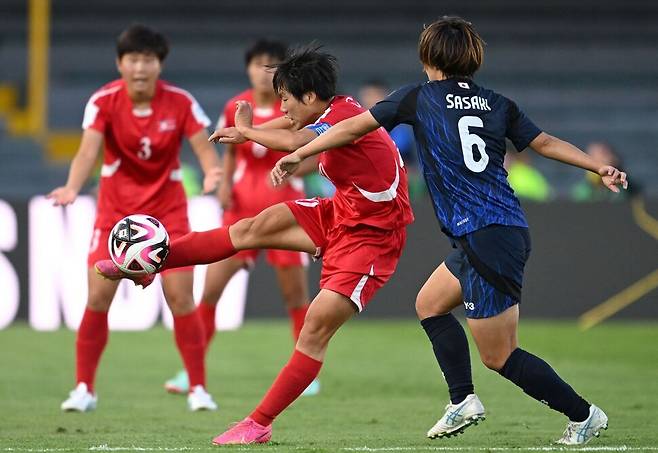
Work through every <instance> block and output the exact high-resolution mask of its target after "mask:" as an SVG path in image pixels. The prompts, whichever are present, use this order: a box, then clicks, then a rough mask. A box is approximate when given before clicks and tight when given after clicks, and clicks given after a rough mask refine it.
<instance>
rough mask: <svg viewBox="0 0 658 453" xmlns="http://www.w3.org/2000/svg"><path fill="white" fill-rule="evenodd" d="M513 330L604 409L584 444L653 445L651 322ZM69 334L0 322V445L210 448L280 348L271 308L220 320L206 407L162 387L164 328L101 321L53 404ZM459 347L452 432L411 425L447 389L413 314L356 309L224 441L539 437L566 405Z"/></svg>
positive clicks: (169, 343)
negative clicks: (606, 422) (253, 434)
mask: <svg viewBox="0 0 658 453" xmlns="http://www.w3.org/2000/svg"><path fill="white" fill-rule="evenodd" d="M519 337H520V341H521V344H522V346H523V347H524V348H526V349H527V350H529V351H532V352H534V353H536V354H537V355H539V356H541V357H543V358H544V359H546V360H547V361H548V362H549V363H551V364H552V365H553V366H554V367H555V368H556V370H558V372H559V373H560V374H561V375H562V376H563V377H564V378H565V379H566V380H567V381H568V382H570V383H571V384H572V385H573V386H574V388H575V389H576V390H577V391H578V392H580V393H581V394H582V395H583V396H584V397H585V398H587V399H589V400H591V401H593V402H595V403H596V404H597V405H599V406H600V407H602V408H603V409H604V410H605V411H606V412H607V414H608V416H609V417H610V429H609V430H608V431H606V432H604V433H603V434H602V437H601V438H600V439H596V440H594V441H592V442H591V443H590V444H588V447H605V446H615V447H616V446H622V445H625V446H627V447H629V448H633V447H652V446H653V447H655V446H656V445H658V423H657V422H656V419H657V415H658V413H657V411H656V408H657V407H658V396H657V395H658V351H657V349H656V345H657V344H658V325H657V324H655V323H654V324H650V323H636V324H630V323H623V324H617V323H608V324H606V325H603V326H599V327H596V328H594V329H592V330H590V331H588V332H580V331H578V330H577V328H576V327H575V325H574V324H571V323H562V322H532V321H524V322H523V323H522V325H521V330H520V336H519ZM74 341H75V334H74V333H73V332H70V331H65V330H60V331H58V332H49V333H41V332H35V331H32V330H30V329H29V328H27V327H26V326H24V325H17V326H14V327H11V328H9V329H7V330H4V331H0V364H2V372H1V373H0V452H2V451H11V449H16V450H15V451H26V450H29V449H33V451H44V450H45V451H85V450H87V451H88V450H89V449H92V450H95V449H99V448H98V447H100V446H103V447H102V448H101V450H102V449H105V450H112V449H116V448H119V447H126V448H130V449H133V448H134V447H137V449H139V448H142V449H145V450H142V451H158V450H159V451H185V450H191V451H204V450H208V451H213V450H214V451H216V450H217V449H218V448H219V447H213V446H211V445H210V439H211V438H212V437H213V436H214V435H216V434H218V433H220V432H222V431H223V430H224V429H225V428H226V427H227V425H229V424H230V423H231V422H234V421H237V420H239V419H241V418H242V417H244V416H245V415H247V414H248V413H249V412H250V410H251V409H252V408H253V407H254V406H255V404H257V403H258V401H259V400H260V398H261V397H262V395H263V393H264V392H265V390H266V389H267V388H268V387H269V385H270V383H271V382H272V380H273V378H274V377H275V375H276V373H277V372H278V371H279V369H280V367H281V366H282V365H283V364H284V363H285V361H286V360H287V358H288V356H289V354H290V350H291V339H290V334H289V328H288V325H287V323H286V322H284V321H274V322H264V321H260V322H248V323H247V324H246V326H245V327H244V328H242V329H241V330H239V331H237V332H220V333H219V334H218V335H217V336H216V337H215V342H214V343H213V345H212V348H211V350H210V352H209V364H208V383H209V384H208V388H209V391H210V392H211V393H212V394H213V395H214V397H215V399H216V401H217V402H218V403H219V405H220V410H219V411H217V412H214V413H212V412H206V413H190V412H188V411H187V407H186V402H185V398H184V397H181V396H174V395H168V394H166V393H165V391H164V390H163V388H162V383H163V382H164V380H165V379H166V378H168V377H170V376H171V375H173V373H174V372H175V371H176V370H177V369H178V368H179V367H180V365H179V363H180V362H179V359H178V355H177V352H176V350H175V347H174V343H173V338H172V334H171V332H168V331H165V330H164V329H161V328H157V329H153V330H150V331H147V332H112V333H111V335H110V342H109V345H108V348H107V349H106V351H105V354H104V357H103V360H102V362H101V367H100V369H99V373H98V378H97V383H96V388H97V391H98V394H99V407H98V410H97V411H96V412H94V413H90V414H77V413H62V412H60V410H59V405H60V403H61V402H62V400H63V399H64V398H65V397H66V395H67V392H68V391H69V390H71V388H72V387H73V377H74V368H73V366H74V365H73V364H74ZM471 352H472V354H473V357H472V361H473V374H474V380H475V386H476V391H477V393H478V395H479V396H480V398H481V399H482V401H483V403H484V405H485V407H486V408H487V420H486V421H485V422H484V423H483V424H481V425H479V426H477V427H471V428H469V429H468V430H467V431H466V432H465V434H463V435H461V436H459V437H458V438H452V439H437V440H433V441H432V440H429V439H426V438H425V433H426V431H427V429H428V428H429V427H430V426H432V424H433V423H434V422H435V421H436V419H437V418H438V417H439V416H440V415H441V414H442V413H443V407H444V405H445V403H446V402H447V390H446V386H445V383H444V381H443V379H442V377H441V374H440V372H439V369H438V367H437V365H436V363H435V360H434V356H433V354H432V350H431V346H430V344H429V343H428V341H427V339H426V337H425V334H424V333H423V331H422V330H421V328H420V326H419V325H418V323H416V322H413V321H370V320H364V321H359V320H356V321H352V322H350V323H348V325H347V326H345V327H344V328H343V329H342V330H341V331H340V332H339V333H338V334H337V336H336V338H335V339H334V340H333V344H332V345H331V346H330V348H329V353H328V356H327V359H326V361H325V366H324V368H323V370H322V372H321V381H322V392H321V394H320V395H319V396H316V397H304V398H301V399H300V400H298V401H297V402H296V403H295V404H294V405H293V406H292V407H290V408H289V409H288V410H287V411H286V412H284V414H283V415H282V416H281V417H280V418H279V419H278V420H277V421H276V422H275V425H274V435H273V443H272V444H270V445H269V446H256V447H246V448H245V447H237V448H235V447H232V448H231V447H229V449H233V450H236V449H237V450H241V449H242V450H244V449H248V450H268V451H290V450H294V451H341V450H342V451H350V450H348V449H352V448H358V447H364V446H367V447H370V448H373V449H385V448H388V449H389V451H412V450H413V449H418V450H424V451H431V450H433V449H436V448H442V449H445V447H450V448H452V447H457V448H458V449H460V450H463V451H467V450H469V449H471V448H473V449H484V448H486V447H509V448H510V449H517V448H525V447H533V448H537V447H548V446H551V441H552V440H555V439H557V438H558V437H559V435H560V434H561V432H562V431H563V429H564V426H565V423H566V419H565V418H564V417H563V416H561V415H560V414H558V413H556V412H553V411H552V410H550V409H549V408H547V407H545V406H543V405H542V404H540V403H538V402H536V401H534V400H532V399H531V398H529V397H528V396H526V395H524V394H523V393H522V392H521V391H520V390H519V389H518V388H516V387H515V386H514V385H513V384H511V383H509V382H508V381H506V380H505V379H503V378H501V377H500V376H498V374H497V373H494V372H492V371H489V370H487V369H485V368H484V366H482V365H481V363H480V362H479V361H478V359H477V355H476V350H475V348H474V346H473V345H471ZM395 449H397V450H395ZM652 449H655V448H652ZM114 451H122V450H114ZM123 451H125V450H123ZM384 451H385V450H384Z"/></svg>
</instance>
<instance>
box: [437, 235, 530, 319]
mask: <svg viewBox="0 0 658 453" xmlns="http://www.w3.org/2000/svg"><path fill="white" fill-rule="evenodd" d="M451 240H452V245H453V247H454V248H455V249H456V250H455V251H454V252H452V253H451V254H450V255H449V256H448V257H447V258H446V260H445V265H446V267H447V268H448V270H449V271H450V272H451V273H452V274H453V275H454V276H455V277H457V278H458V279H459V283H460V284H461V287H462V296H463V298H464V306H465V307H466V317H467V318H491V317H492V316H496V315H497V314H499V313H502V312H503V311H505V310H507V309H508V308H509V307H511V306H512V305H515V304H518V303H519V302H521V287H522V285H523V269H524V267H525V263H526V261H527V260H528V256H529V255H530V234H529V233H528V229H527V228H523V227H514V226H505V225H489V226H487V227H485V228H482V229H480V230H477V231H474V232H472V233H469V234H466V235H464V236H460V237H457V238H451Z"/></svg>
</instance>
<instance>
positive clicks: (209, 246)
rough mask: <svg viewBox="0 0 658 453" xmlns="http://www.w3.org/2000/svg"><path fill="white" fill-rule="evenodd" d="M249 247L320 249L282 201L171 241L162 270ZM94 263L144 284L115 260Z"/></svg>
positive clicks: (115, 276) (207, 260) (101, 271)
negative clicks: (257, 212) (237, 219)
mask: <svg viewBox="0 0 658 453" xmlns="http://www.w3.org/2000/svg"><path fill="white" fill-rule="evenodd" d="M249 249H283V250H297V251H299V252H306V253H310V254H315V253H316V249H317V248H316V246H315V244H314V243H313V241H312V240H311V238H310V237H309V236H308V234H307V233H306V232H305V231H304V229H303V228H302V227H301V226H299V224H298V223H297V220H296V219H295V216H293V214H292V212H291V211H290V208H288V206H286V204H285V203H279V204H276V205H274V206H270V207H269V208H267V209H265V210H264V211H262V212H261V213H260V214H258V215H257V216H256V217H251V218H248V219H242V220H240V221H239V222H237V223H235V224H233V225H231V226H230V227H221V228H215V229H213V230H209V231H201V232H192V233H189V234H186V235H185V236H183V237H181V238H178V239H176V240H174V241H172V243H171V247H170V252H169V256H167V260H166V261H165V264H164V267H163V268H162V269H161V271H164V270H167V269H175V268H178V267H186V266H192V265H195V264H210V263H214V262H216V261H221V260H225V259H226V258H230V257H231V256H233V255H235V254H236V253H237V252H238V251H239V250H249ZM95 266H96V271H97V272H98V273H99V274H100V275H102V276H103V277H105V278H108V279H110V280H119V279H121V278H128V279H130V280H133V281H134V282H135V284H142V283H145V282H144V280H142V277H143V275H141V276H139V277H135V276H133V275H129V274H125V273H124V272H122V271H121V270H120V269H119V268H118V267H117V266H116V265H115V264H114V263H113V262H112V260H101V261H98V262H96V265H95ZM146 275H149V274H146ZM148 284H150V282H148V283H147V284H146V285H148Z"/></svg>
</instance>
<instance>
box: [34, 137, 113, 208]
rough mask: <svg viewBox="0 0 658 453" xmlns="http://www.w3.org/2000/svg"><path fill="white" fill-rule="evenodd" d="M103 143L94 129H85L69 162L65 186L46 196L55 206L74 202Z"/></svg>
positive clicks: (89, 173)
mask: <svg viewBox="0 0 658 453" xmlns="http://www.w3.org/2000/svg"><path fill="white" fill-rule="evenodd" d="M102 143H103V134H102V133H101V132H99V131H97V130H95V129H91V128H88V129H85V131H84V132H83V133H82V140H81V141H80V147H79V148H78V152H77V153H76V154H75V157H74V158H73V161H72V162H71V168H70V169H69V177H68V180H67V181H66V185H65V186H62V187H58V188H56V189H54V190H53V191H52V192H50V193H49V194H48V195H46V198H49V199H51V200H53V204H54V205H55V206H66V205H68V204H71V203H73V202H74V201H75V199H76V198H77V196H78V193H80V189H82V186H83V185H84V183H85V181H87V179H89V175H91V172H92V170H93V168H94V164H95V163H96V159H97V157H98V153H99V151H100V148H101V144H102Z"/></svg>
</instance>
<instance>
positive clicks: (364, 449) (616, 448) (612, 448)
mask: <svg viewBox="0 0 658 453" xmlns="http://www.w3.org/2000/svg"><path fill="white" fill-rule="evenodd" d="M341 450H342V451H356V452H386V451H393V452H395V451H539V452H541V451H549V452H550V451H586V452H590V451H591V452H597V451H603V452H606V451H658V447H629V446H627V445H619V446H610V447H607V446H601V447H557V446H555V447H552V446H550V447H429V446H428V447H420V446H419V447H343V448H341Z"/></svg>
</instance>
